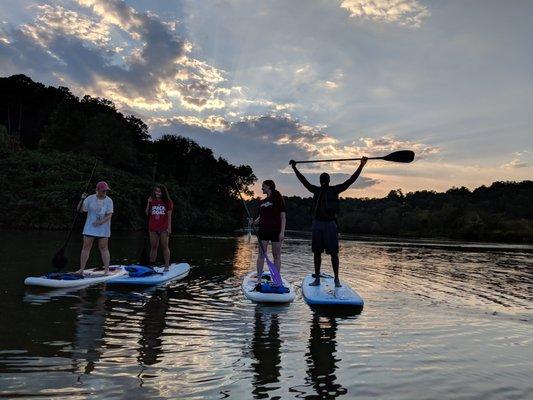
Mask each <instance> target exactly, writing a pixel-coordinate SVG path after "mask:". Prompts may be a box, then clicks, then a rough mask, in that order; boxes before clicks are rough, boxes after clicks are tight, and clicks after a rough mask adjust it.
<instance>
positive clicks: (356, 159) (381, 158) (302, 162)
mask: <svg viewBox="0 0 533 400" xmlns="http://www.w3.org/2000/svg"><path fill="white" fill-rule="evenodd" d="M361 159H362V157H359V158H335V159H332V160H306V161H295V163H296V164H306V163H317V162H336V161H360V160H361ZM383 159H385V157H367V160H383Z"/></svg>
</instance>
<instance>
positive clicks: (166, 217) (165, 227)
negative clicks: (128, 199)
mask: <svg viewBox="0 0 533 400" xmlns="http://www.w3.org/2000/svg"><path fill="white" fill-rule="evenodd" d="M173 208H174V204H173V203H172V200H170V196H169V195H168V190H167V188H166V186H165V185H156V186H154V188H153V190H152V195H151V196H150V197H148V203H147V204H146V215H147V216H148V232H149V233H150V263H151V264H153V263H155V259H156V258H157V249H158V247H159V243H161V248H162V249H163V258H164V260H165V271H168V266H169V265H170V249H169V248H168V238H169V236H170V233H171V232H172V209H173Z"/></svg>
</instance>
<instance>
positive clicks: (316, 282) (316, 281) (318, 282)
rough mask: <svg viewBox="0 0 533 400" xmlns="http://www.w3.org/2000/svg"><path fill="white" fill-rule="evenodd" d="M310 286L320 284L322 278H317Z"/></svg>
mask: <svg viewBox="0 0 533 400" xmlns="http://www.w3.org/2000/svg"><path fill="white" fill-rule="evenodd" d="M309 286H320V279H319V278H316V279H315V280H314V281H313V282H311V283H310V284H309Z"/></svg>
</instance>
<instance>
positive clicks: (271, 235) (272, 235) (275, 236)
mask: <svg viewBox="0 0 533 400" xmlns="http://www.w3.org/2000/svg"><path fill="white" fill-rule="evenodd" d="M280 233H281V232H280V231H270V232H264V231H259V233H258V234H257V237H258V238H259V240H262V241H267V240H270V241H271V242H272V243H277V242H279V234H280Z"/></svg>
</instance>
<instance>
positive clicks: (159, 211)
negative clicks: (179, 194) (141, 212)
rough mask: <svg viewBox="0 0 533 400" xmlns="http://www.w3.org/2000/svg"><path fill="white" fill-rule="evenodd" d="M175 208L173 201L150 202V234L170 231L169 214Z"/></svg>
mask: <svg viewBox="0 0 533 400" xmlns="http://www.w3.org/2000/svg"><path fill="white" fill-rule="evenodd" d="M173 208H174V204H172V200H169V201H168V202H165V201H163V200H157V199H156V200H152V201H151V202H150V206H149V210H150V219H149V220H148V229H149V230H150V232H162V231H166V230H167V229H168V212H169V211H170V210H172V209H173Z"/></svg>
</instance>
